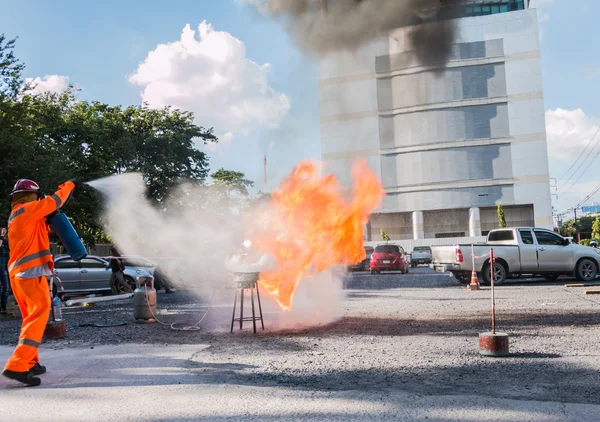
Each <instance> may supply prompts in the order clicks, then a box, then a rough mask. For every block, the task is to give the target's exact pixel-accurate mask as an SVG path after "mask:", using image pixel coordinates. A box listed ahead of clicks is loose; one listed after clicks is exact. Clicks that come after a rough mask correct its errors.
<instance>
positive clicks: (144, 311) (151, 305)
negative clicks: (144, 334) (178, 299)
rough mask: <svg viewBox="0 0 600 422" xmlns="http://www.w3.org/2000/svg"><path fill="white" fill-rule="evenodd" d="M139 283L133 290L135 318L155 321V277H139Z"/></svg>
mask: <svg viewBox="0 0 600 422" xmlns="http://www.w3.org/2000/svg"><path fill="white" fill-rule="evenodd" d="M137 284H138V286H137V288H136V289H135V291H134V292H133V318H135V319H136V320H145V321H147V322H154V321H155V318H154V315H156V290H155V289H154V277H138V283H137Z"/></svg>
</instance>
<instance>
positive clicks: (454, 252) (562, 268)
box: [431, 227, 600, 284]
mask: <svg viewBox="0 0 600 422" xmlns="http://www.w3.org/2000/svg"><path fill="white" fill-rule="evenodd" d="M491 248H493V249H494V255H496V262H495V263H494V267H493V268H494V282H495V283H502V282H503V281H504V280H505V279H506V278H507V277H508V276H509V275H517V276H518V275H521V274H532V275H541V276H543V277H544V278H546V279H547V280H550V281H552V280H556V279H557V278H558V277H559V276H561V275H567V276H574V277H577V279H579V280H581V281H592V280H594V279H595V278H596V276H597V274H598V271H599V268H600V250H599V249H596V248H590V247H589V246H582V245H577V244H573V243H571V242H570V241H569V240H568V239H565V238H563V237H561V236H559V235H558V234H556V233H554V232H553V231H551V230H546V229H541V228H531V227H520V228H511V229H496V230H492V231H491V232H490V233H489V234H488V237H487V242H486V243H485V244H477V245H473V255H475V271H476V272H477V273H479V274H480V275H481V278H482V280H483V283H484V284H489V283H490V278H491V277H490V272H491V271H490V263H489V257H487V256H486V255H487V254H489V252H490V249H491ZM431 249H432V263H431V268H433V269H434V270H435V271H439V272H445V271H449V272H451V273H452V274H453V275H454V276H455V277H456V279H457V280H458V281H459V282H461V283H468V282H469V279H470V274H471V271H472V269H473V264H472V261H473V260H472V253H471V245H455V246H434V247H432V248H431Z"/></svg>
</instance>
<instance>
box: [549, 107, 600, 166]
mask: <svg viewBox="0 0 600 422" xmlns="http://www.w3.org/2000/svg"><path fill="white" fill-rule="evenodd" d="M599 125H600V119H597V118H592V117H590V116H588V115H586V113H585V112H584V111H583V110H581V109H577V110H564V109H562V108H557V109H556V110H548V111H546V134H547V137H548V155H549V156H550V159H551V160H557V161H563V162H572V161H574V160H575V159H577V157H579V155H580V154H581V152H582V151H583V150H584V149H585V147H586V146H587V145H589V144H590V142H592V139H593V137H594V135H595V134H596V132H597V131H598V127H599ZM598 136H600V133H599V134H598ZM598 145H599V146H600V141H599V144H598Z"/></svg>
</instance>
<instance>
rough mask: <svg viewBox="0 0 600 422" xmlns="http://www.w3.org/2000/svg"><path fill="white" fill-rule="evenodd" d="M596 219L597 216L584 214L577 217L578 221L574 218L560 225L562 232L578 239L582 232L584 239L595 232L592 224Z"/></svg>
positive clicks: (566, 235)
mask: <svg viewBox="0 0 600 422" xmlns="http://www.w3.org/2000/svg"><path fill="white" fill-rule="evenodd" d="M595 219H596V217H590V216H584V217H577V221H575V219H574V218H572V219H570V220H567V221H565V222H563V224H562V226H560V234H561V235H562V236H565V237H573V238H574V239H577V238H578V237H579V235H580V234H581V238H582V239H584V238H586V237H588V236H589V234H590V233H592V232H593V230H592V226H593V225H594V220H595Z"/></svg>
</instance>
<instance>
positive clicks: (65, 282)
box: [54, 255, 154, 294]
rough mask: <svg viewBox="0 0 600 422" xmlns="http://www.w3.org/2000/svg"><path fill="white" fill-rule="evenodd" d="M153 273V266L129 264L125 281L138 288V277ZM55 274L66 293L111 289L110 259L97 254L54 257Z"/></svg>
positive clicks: (126, 268)
mask: <svg viewBox="0 0 600 422" xmlns="http://www.w3.org/2000/svg"><path fill="white" fill-rule="evenodd" d="M153 273H154V269H152V268H148V267H133V266H127V265H126V266H125V271H123V275H124V277H125V281H126V282H127V283H128V284H129V286H130V287H131V288H132V289H135V288H136V280H137V279H138V277H152V276H153ZM54 275H56V276H57V277H58V278H59V279H60V280H61V282H62V288H63V290H64V293H65V294H69V293H80V292H99V291H110V275H111V269H110V266H109V261H108V260H106V259H102V258H100V257H97V256H87V257H86V258H83V259H82V260H81V261H74V260H73V259H71V257H69V256H64V255H63V256H59V257H57V258H55V259H54Z"/></svg>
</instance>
